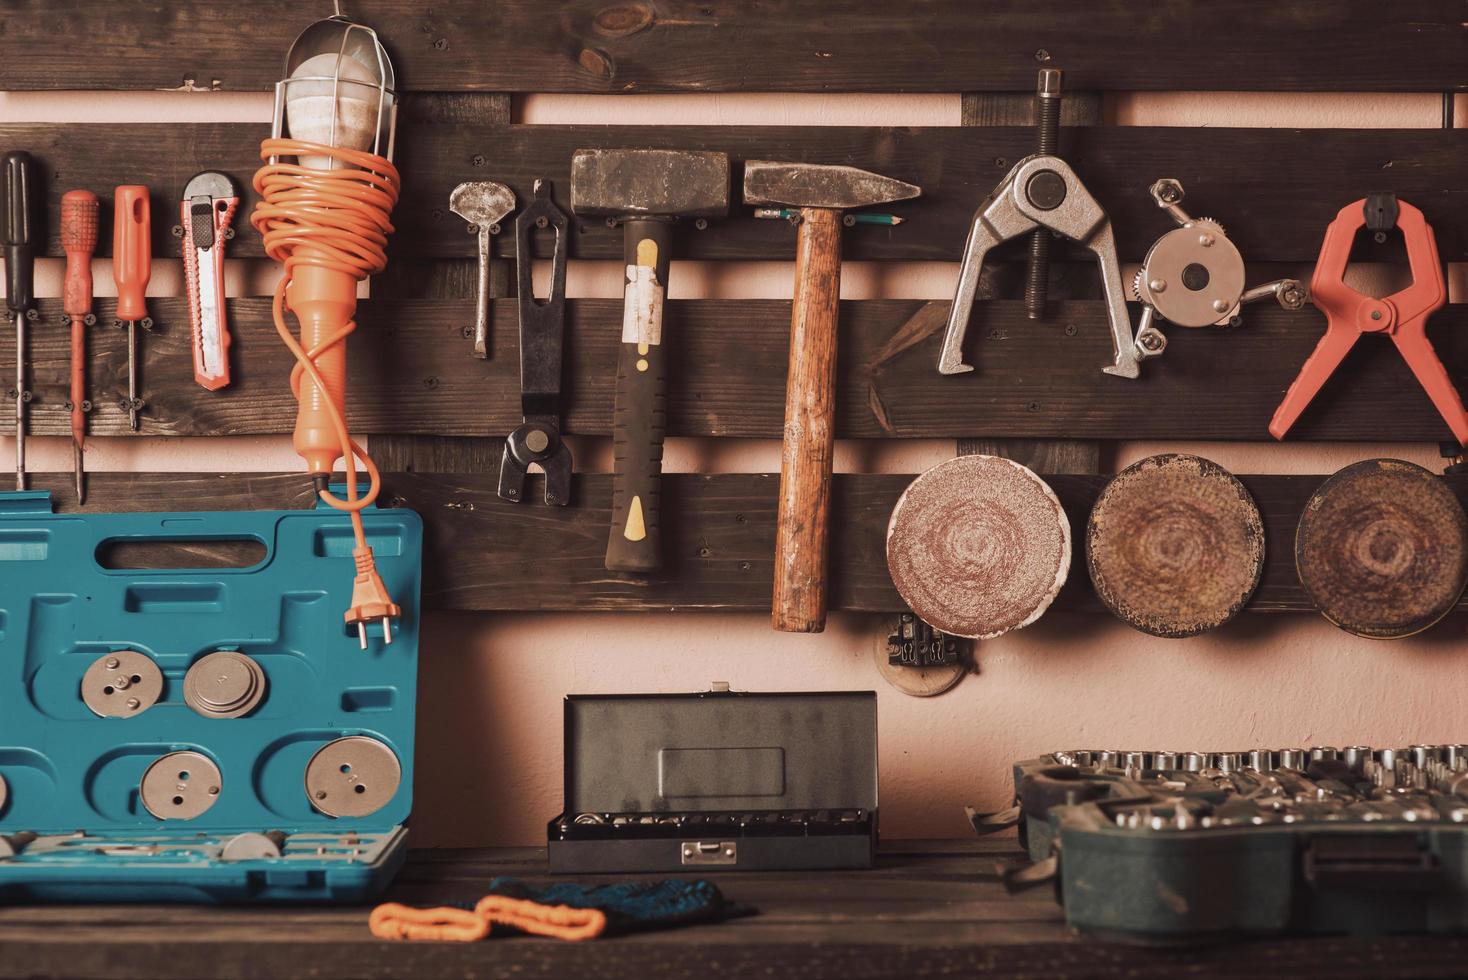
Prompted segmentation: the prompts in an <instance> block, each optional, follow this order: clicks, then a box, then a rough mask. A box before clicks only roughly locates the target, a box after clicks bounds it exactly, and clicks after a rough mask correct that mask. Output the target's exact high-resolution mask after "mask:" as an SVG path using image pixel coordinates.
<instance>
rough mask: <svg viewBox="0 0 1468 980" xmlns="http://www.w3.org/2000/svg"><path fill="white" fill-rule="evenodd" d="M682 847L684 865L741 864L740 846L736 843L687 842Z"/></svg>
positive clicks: (712, 841) (729, 841) (728, 841)
mask: <svg viewBox="0 0 1468 980" xmlns="http://www.w3.org/2000/svg"><path fill="white" fill-rule="evenodd" d="M680 846H681V848H682V856H683V863H684V864H702V865H709V864H725V865H727V864H738V863H739V844H738V842H736V841H732V840H725V841H714V840H686V841H683V842H682V844H681V845H680Z"/></svg>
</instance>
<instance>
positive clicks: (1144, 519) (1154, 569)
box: [1086, 453, 1264, 637]
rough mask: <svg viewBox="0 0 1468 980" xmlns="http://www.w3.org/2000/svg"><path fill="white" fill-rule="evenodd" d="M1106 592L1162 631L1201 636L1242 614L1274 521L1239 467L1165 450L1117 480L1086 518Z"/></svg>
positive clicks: (1094, 574) (1096, 578)
mask: <svg viewBox="0 0 1468 980" xmlns="http://www.w3.org/2000/svg"><path fill="white" fill-rule="evenodd" d="M1086 558H1087V562H1088V564H1089V565H1090V569H1091V584H1092V585H1093V586H1094V587H1095V589H1096V595H1097V596H1098V597H1099V598H1100V599H1101V601H1102V602H1103V603H1105V605H1106V608H1107V609H1110V610H1111V611H1112V612H1113V613H1114V614H1115V615H1116V617H1117V618H1118V619H1120V620H1122V621H1123V622H1126V623H1128V624H1130V625H1131V626H1134V627H1136V628H1137V629H1139V630H1141V631H1142V632H1143V633H1151V634H1152V635H1153V636H1173V637H1180V636H1194V635H1196V634H1198V633H1201V632H1203V631H1204V630H1210V629H1213V628H1214V627H1215V626H1220V625H1222V624H1224V623H1226V622H1228V621H1229V620H1230V619H1233V618H1234V616H1236V615H1237V614H1238V612H1239V610H1241V609H1243V608H1244V604H1245V603H1246V602H1248V601H1249V596H1251V595H1253V594H1254V589H1255V587H1256V586H1258V584H1259V576H1260V574H1262V573H1263V571H1264V522H1263V520H1262V519H1261V518H1260V516H1259V508H1258V506H1256V505H1255V503H1254V498H1253V497H1251V496H1249V491H1247V490H1245V489H1244V485H1243V484H1242V483H1240V482H1239V481H1238V480H1237V479H1236V478H1235V477H1234V475H1233V474H1232V473H1230V472H1228V471H1227V470H1225V469H1224V468H1223V467H1221V466H1219V465H1218V464H1217V463H1215V462H1213V461H1212V460H1208V459H1204V458H1202V457H1201V456H1188V455H1183V454H1180V453H1164V454H1163V455H1160V456H1149V457H1147V458H1146V459H1144V460H1142V461H1140V462H1137V463H1133V464H1132V465H1131V466H1128V467H1127V468H1126V469H1124V470H1122V471H1121V472H1120V473H1118V474H1116V476H1115V477H1113V478H1112V480H1111V482H1110V483H1108V484H1107V485H1106V488H1105V489H1104V490H1102V491H1101V496H1100V497H1099V498H1097V500H1096V506H1095V507H1093V508H1092V509H1091V518H1090V520H1089V521H1088V522H1087V525H1086Z"/></svg>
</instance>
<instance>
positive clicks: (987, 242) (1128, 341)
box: [938, 153, 1166, 378]
mask: <svg viewBox="0 0 1468 980" xmlns="http://www.w3.org/2000/svg"><path fill="white" fill-rule="evenodd" d="M1037 228H1039V229H1044V230H1047V231H1053V232H1056V233H1058V234H1061V235H1064V236H1065V237H1066V238H1069V239H1072V240H1073V241H1076V242H1079V243H1080V244H1082V245H1084V246H1085V247H1086V248H1087V249H1089V250H1090V251H1091V252H1093V253H1094V254H1095V256H1096V262H1097V264H1098V265H1099V266H1100V267H1101V289H1102V292H1103V293H1104V294H1105V297H1106V316H1107V319H1108V320H1109V321H1110V323H1111V350H1112V362H1111V363H1110V364H1108V365H1106V366H1104V367H1103V368H1102V369H1101V370H1103V371H1105V372H1106V373H1107V374H1115V375H1118V376H1119V377H1123V378H1135V377H1137V376H1138V375H1139V374H1140V373H1141V367H1140V362H1141V360H1142V359H1143V358H1144V357H1147V356H1150V355H1151V354H1156V353H1161V351H1162V347H1163V346H1164V345H1165V344H1166V338H1165V337H1163V335H1162V332H1161V331H1159V330H1156V329H1152V330H1151V331H1150V332H1149V333H1145V334H1142V333H1139V334H1138V335H1137V336H1136V337H1133V336H1132V322H1131V316H1130V314H1128V312H1127V308H1126V290H1125V287H1124V286H1123V285H1122V280H1121V265H1120V263H1119V262H1118V261H1117V258H1116V238H1115V236H1114V235H1113V234H1112V230H1111V219H1110V218H1108V217H1107V216H1106V212H1105V211H1104V210H1102V208H1101V205H1100V204H1098V203H1096V199H1095V198H1094V197H1092V196H1091V192H1090V191H1088V190H1086V186H1085V185H1084V184H1082V183H1081V180H1080V178H1079V177H1077V176H1076V174H1075V171H1074V170H1072V169H1071V168H1070V166H1069V165H1068V164H1067V163H1066V162H1065V161H1064V160H1062V159H1060V158H1059V157H1057V156H1052V155H1049V154H1040V153H1037V154H1034V155H1032V156H1028V157H1025V158H1024V159H1023V160H1021V161H1019V163H1017V164H1015V165H1014V169H1012V170H1011V171H1009V174H1008V175H1007V176H1006V177H1005V178H1004V180H1003V181H1001V182H1000V184H999V186H998V187H996V188H995V189H994V193H993V194H992V195H990V196H989V198H988V199H987V200H986V201H984V203H983V204H981V205H979V211H978V213H977V214H975V215H974V223H973V227H972V228H970V229H969V234H968V241H967V243H965V245H964V250H963V264H962V265H961V266H960V267H959V270H958V290H957V292H956V293H955V294H954V297H953V306H952V307H951V308H950V310H949V312H948V327H947V330H946V331H945V332H944V334H943V351H942V354H941V355H940V356H939V358H938V372H939V373H940V374H963V373H964V372H967V371H972V370H973V365H971V364H965V363H964V361H963V337H964V333H965V332H966V331H967V329H968V320H969V314H970V313H971V312H972V310H973V305H974V298H975V294H976V293H977V291H978V285H979V273H980V271H981V270H982V269H983V266H984V256H985V255H987V254H988V252H989V250H990V249H992V248H994V247H995V246H996V245H999V244H1001V243H1003V242H1007V241H1009V240H1010V239H1013V238H1018V237H1020V236H1022V235H1026V234H1028V233H1030V232H1032V231H1034V230H1035V229H1037ZM1152 345H1155V347H1154V346H1152Z"/></svg>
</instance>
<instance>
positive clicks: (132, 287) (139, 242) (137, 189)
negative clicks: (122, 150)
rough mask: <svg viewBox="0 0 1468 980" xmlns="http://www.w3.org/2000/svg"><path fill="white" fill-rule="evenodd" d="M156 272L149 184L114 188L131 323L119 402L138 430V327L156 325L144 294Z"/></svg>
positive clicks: (124, 313) (121, 298) (122, 310)
mask: <svg viewBox="0 0 1468 980" xmlns="http://www.w3.org/2000/svg"><path fill="white" fill-rule="evenodd" d="M152 274H153V219H152V214H151V204H150V201H149V197H148V188H146V187H144V186H142V185H141V184H124V185H123V186H121V187H119V188H117V189H116V190H115V191H113V201H112V278H113V281H114V282H116V284H117V319H116V321H115V323H116V325H117V326H118V327H121V326H123V325H124V324H126V326H127V397H126V398H124V399H122V400H121V402H119V405H118V407H120V408H121V409H122V410H123V411H124V412H127V424H128V428H130V429H132V430H133V431H134V432H137V431H138V413H139V412H141V411H142V410H143V405H144V404H145V403H144V402H143V399H141V398H139V397H138V327H139V326H141V327H142V328H143V329H144V330H152V329H153V318H152V317H150V316H149V315H148V303H147V300H146V299H145V298H144V295H145V293H146V292H147V289H148V279H149V278H150V277H151V276H152Z"/></svg>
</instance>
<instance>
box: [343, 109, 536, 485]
mask: <svg viewBox="0 0 1468 980" xmlns="http://www.w3.org/2000/svg"><path fill="white" fill-rule="evenodd" d="M403 106H404V111H406V112H410V113H412V114H413V115H414V116H415V117H417V118H424V119H431V120H433V121H434V122H437V123H450V124H454V125H460V124H463V123H470V122H473V123H491V124H495V125H506V124H508V123H509V121H510V97H509V96H508V95H503V94H499V93H494V92H460V93H447V92H427V93H419V94H412V95H409V96H408V97H407V98H406V99H405V100H404V103H403ZM508 287H509V268H508V265H507V263H506V262H505V261H504V260H502V259H495V260H493V261H492V263H491V265H490V268H489V286H488V293H489V296H490V298H491V300H490V301H491V302H493V301H494V298H496V297H501V296H505V295H506V294H507V293H509V291H510V290H509V288H508ZM371 288H372V293H373V295H374V296H378V297H383V298H390V299H467V300H469V301H471V302H473V301H474V300H475V297H476V294H477V292H478V289H479V262H478V259H477V257H476V258H474V259H457V260H450V261H446V262H433V263H425V262H423V261H421V260H419V261H411V260H399V261H397V262H394V263H392V264H390V265H389V266H388V268H387V270H386V271H385V272H384V273H383V274H382V275H379V276H376V277H374V278H373V280H372V287H371ZM460 353H461V354H462V353H463V350H462V349H461V350H460ZM495 353H496V352H495V351H494V350H493V349H490V350H488V354H489V356H490V357H493V356H495ZM368 450H369V452H370V453H371V454H372V458H373V461H374V462H376V463H377V465H378V466H379V467H381V468H382V469H384V470H404V471H406V472H410V473H488V472H491V471H492V470H493V469H494V468H495V467H497V466H498V465H499V460H500V454H501V450H502V446H500V445H499V443H498V440H495V439H492V438H474V437H466V436H453V435H402V434H399V433H382V434H378V435H374V436H373V437H372V439H371V442H370V443H369V445H368Z"/></svg>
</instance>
